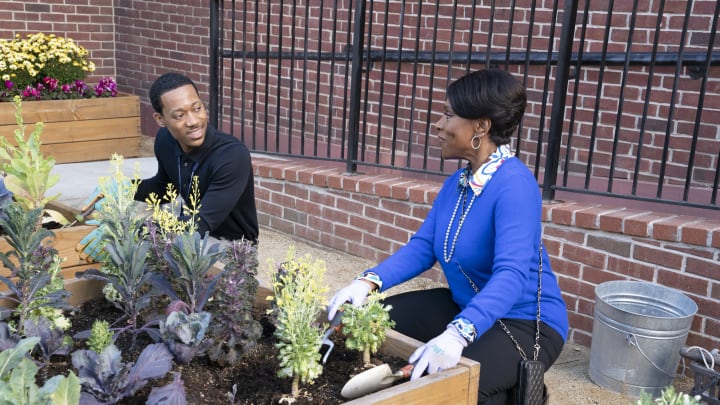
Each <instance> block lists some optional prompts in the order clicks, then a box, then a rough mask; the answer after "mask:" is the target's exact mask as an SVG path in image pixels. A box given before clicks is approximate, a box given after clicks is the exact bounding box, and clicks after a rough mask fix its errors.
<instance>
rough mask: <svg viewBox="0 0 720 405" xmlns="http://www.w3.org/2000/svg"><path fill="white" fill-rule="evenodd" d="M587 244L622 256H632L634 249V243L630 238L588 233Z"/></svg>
mask: <svg viewBox="0 0 720 405" xmlns="http://www.w3.org/2000/svg"><path fill="white" fill-rule="evenodd" d="M586 244H587V246H588V247H589V248H593V249H597V250H602V251H604V252H608V253H612V254H614V255H617V256H621V257H630V250H631V249H632V244H631V243H630V242H629V241H628V240H626V239H619V238H617V237H612V238H609V237H604V236H596V235H588V236H587V242H586Z"/></svg>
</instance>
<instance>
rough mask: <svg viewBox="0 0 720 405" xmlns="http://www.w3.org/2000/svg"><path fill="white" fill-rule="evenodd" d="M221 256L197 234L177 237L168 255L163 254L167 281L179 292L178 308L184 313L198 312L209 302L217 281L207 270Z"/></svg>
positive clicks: (214, 247) (217, 246) (215, 244)
mask: <svg viewBox="0 0 720 405" xmlns="http://www.w3.org/2000/svg"><path fill="white" fill-rule="evenodd" d="M221 255H222V251H220V245H219V244H218V243H214V244H209V243H208V238H204V239H203V238H202V237H201V236H200V234H199V233H198V232H193V233H181V234H179V235H177V236H176V237H175V241H174V242H173V244H172V246H171V249H170V251H169V252H165V253H164V257H165V261H166V262H167V265H168V266H169V268H170V277H171V280H173V282H174V284H175V285H177V286H178V287H179V289H180V297H181V298H180V299H181V300H182V302H183V304H184V305H181V307H183V306H184V307H186V309H187V311H188V312H201V311H202V310H203V308H204V306H205V304H206V303H207V301H208V299H210V295H211V294H212V292H213V289H214V288H215V285H216V284H217V281H218V279H219V278H220V274H213V273H212V271H211V270H212V269H213V265H215V263H216V262H217V261H218V260H219V259H220V256H221ZM173 309H176V308H175V307H174V308H173Z"/></svg>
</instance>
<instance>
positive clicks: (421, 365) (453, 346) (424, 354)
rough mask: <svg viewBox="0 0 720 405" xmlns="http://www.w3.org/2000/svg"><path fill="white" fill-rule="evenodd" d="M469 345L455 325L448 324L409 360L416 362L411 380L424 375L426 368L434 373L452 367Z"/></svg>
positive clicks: (429, 372) (428, 371) (430, 372)
mask: <svg viewBox="0 0 720 405" xmlns="http://www.w3.org/2000/svg"><path fill="white" fill-rule="evenodd" d="M467 345H468V341H467V340H465V338H464V337H462V335H460V333H459V332H458V331H457V329H455V327H454V326H452V325H448V327H447V329H445V332H443V333H442V334H440V335H439V336H437V337H435V338H433V339H432V340H430V341H429V342H427V343H426V344H425V345H424V346H421V347H419V348H418V349H417V350H415V353H413V354H412V356H410V359H409V360H408V362H410V363H412V364H415V367H414V368H413V372H412V375H411V376H410V380H416V379H418V378H420V377H422V375H423V373H424V372H425V370H427V373H428V374H434V373H437V372H438V371H442V370H445V369H448V368H451V367H455V366H456V365H457V364H458V362H459V361H460V357H461V356H462V351H463V349H464V348H466V347H467Z"/></svg>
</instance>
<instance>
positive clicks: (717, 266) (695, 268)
mask: <svg viewBox="0 0 720 405" xmlns="http://www.w3.org/2000/svg"><path fill="white" fill-rule="evenodd" d="M685 271H687V272H688V273H693V274H697V275H699V276H704V277H707V278H709V279H714V280H720V263H718V262H716V261H710V260H699V259H696V258H694V257H688V258H687V261H686V263H685Z"/></svg>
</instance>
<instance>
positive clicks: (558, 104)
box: [542, 0, 578, 200]
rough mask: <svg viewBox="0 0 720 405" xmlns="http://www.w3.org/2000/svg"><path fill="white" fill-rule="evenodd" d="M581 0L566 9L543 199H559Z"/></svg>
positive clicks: (549, 133) (567, 3)
mask: <svg viewBox="0 0 720 405" xmlns="http://www.w3.org/2000/svg"><path fill="white" fill-rule="evenodd" d="M577 6H578V0H568V1H566V2H565V7H564V9H563V23H562V29H561V34H560V50H559V51H558V64H557V75H556V77H555V89H554V90H553V94H554V97H553V105H552V111H551V114H550V129H549V130H548V151H547V158H546V160H545V179H544V180H543V192H542V197H543V200H552V199H553V198H555V190H554V188H553V187H554V186H555V182H556V181H557V170H558V158H559V156H560V145H561V142H562V130H563V123H564V122H565V120H564V119H563V115H564V114H565V94H566V93H567V87H568V77H569V76H568V74H569V72H570V57H571V55H572V45H573V40H574V37H575V19H576V17H577Z"/></svg>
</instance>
